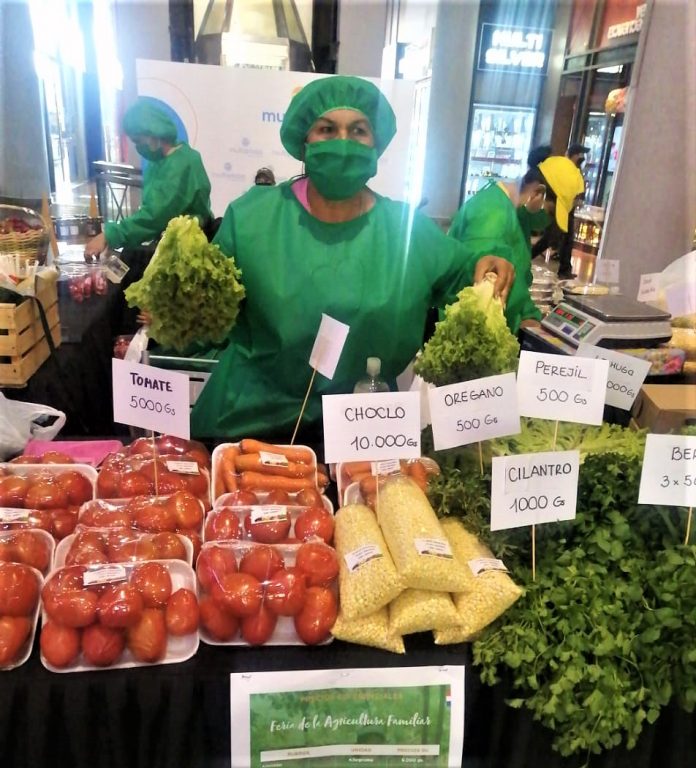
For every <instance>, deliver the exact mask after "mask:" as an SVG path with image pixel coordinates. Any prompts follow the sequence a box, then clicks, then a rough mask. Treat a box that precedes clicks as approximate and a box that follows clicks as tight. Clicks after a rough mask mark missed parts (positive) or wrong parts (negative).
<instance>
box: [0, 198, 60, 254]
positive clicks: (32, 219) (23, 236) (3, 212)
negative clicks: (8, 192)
mask: <svg viewBox="0 0 696 768" xmlns="http://www.w3.org/2000/svg"><path fill="white" fill-rule="evenodd" d="M6 219H21V220H22V221H24V222H26V223H27V224H28V225H29V226H30V227H34V229H30V230H28V231H27V232H8V233H6V234H5V233H2V232H0V253H1V254H6V255H10V256H18V257H19V259H20V261H21V262H25V261H31V260H32V259H36V260H37V261H38V263H39V264H44V263H45V261H46V254H47V253H48V239H49V238H48V232H47V231H46V226H45V225H44V221H43V219H42V218H41V216H40V215H39V214H38V213H37V212H36V211H32V209H31V208H22V207H20V206H18V205H0V228H1V225H2V222H3V221H5V220H6Z"/></svg>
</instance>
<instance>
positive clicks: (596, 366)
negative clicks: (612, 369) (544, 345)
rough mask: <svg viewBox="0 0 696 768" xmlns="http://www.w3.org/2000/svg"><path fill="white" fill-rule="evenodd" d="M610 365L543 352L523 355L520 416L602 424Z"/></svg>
mask: <svg viewBox="0 0 696 768" xmlns="http://www.w3.org/2000/svg"><path fill="white" fill-rule="evenodd" d="M608 373H609V362H608V361H607V360H594V359H591V358H587V357H564V356H562V355H547V354H544V353H542V352H522V353H520V364H519V367H518V369H517V397H518V402H519V407H520V416H531V417H536V418H539V419H552V420H558V421H573V422H576V423H578V424H601V423H602V415H603V413H604V399H605V394H606V388H607V375H608Z"/></svg>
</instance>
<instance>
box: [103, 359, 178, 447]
mask: <svg viewBox="0 0 696 768" xmlns="http://www.w3.org/2000/svg"><path fill="white" fill-rule="evenodd" d="M111 372H112V377H113V392H114V421H115V422H117V423H119V424H128V425H130V426H131V427H141V428H142V429H151V430H153V431H154V432H166V433H167V434H169V435H176V437H182V438H184V439H186V440H188V438H189V436H190V429H191V427H190V415H189V378H188V376H187V375H186V374H185V373H177V372H175V371H165V370H163V369H161V368H153V367H152V366H150V365H141V364H140V363H131V362H128V361H126V360H117V359H116V358H114V359H113V360H112V362H111Z"/></svg>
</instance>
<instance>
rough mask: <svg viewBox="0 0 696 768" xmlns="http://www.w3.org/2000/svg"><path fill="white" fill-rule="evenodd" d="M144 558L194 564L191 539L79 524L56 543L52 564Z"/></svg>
mask: <svg viewBox="0 0 696 768" xmlns="http://www.w3.org/2000/svg"><path fill="white" fill-rule="evenodd" d="M145 560H183V561H184V562H185V563H187V564H188V565H192V564H193V543H192V542H191V540H190V539H188V538H186V536H182V535H180V534H178V533H172V532H171V531H162V532H160V533H143V532H142V531H138V530H135V529H133V528H86V527H84V526H82V525H78V526H77V528H76V530H75V533H72V534H70V536H67V537H66V538H65V539H63V540H62V541H61V542H59V544H58V546H57V547H56V553H55V558H54V568H62V567H63V566H64V565H99V564H101V565H105V564H106V563H125V562H134V563H137V562H143V561H145Z"/></svg>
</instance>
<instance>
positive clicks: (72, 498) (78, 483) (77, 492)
mask: <svg viewBox="0 0 696 768" xmlns="http://www.w3.org/2000/svg"><path fill="white" fill-rule="evenodd" d="M56 479H57V480H58V483H59V484H60V485H61V486H62V487H63V490H64V491H65V492H66V493H67V494H68V503H69V504H77V505H78V506H79V505H80V504H83V503H84V502H85V501H88V500H89V499H91V498H92V495H93V493H92V483H90V481H89V480H88V479H87V478H86V477H85V476H84V475H83V474H81V473H80V472H74V471H68V472H62V473H61V474H60V475H58V477H57V478H56Z"/></svg>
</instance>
